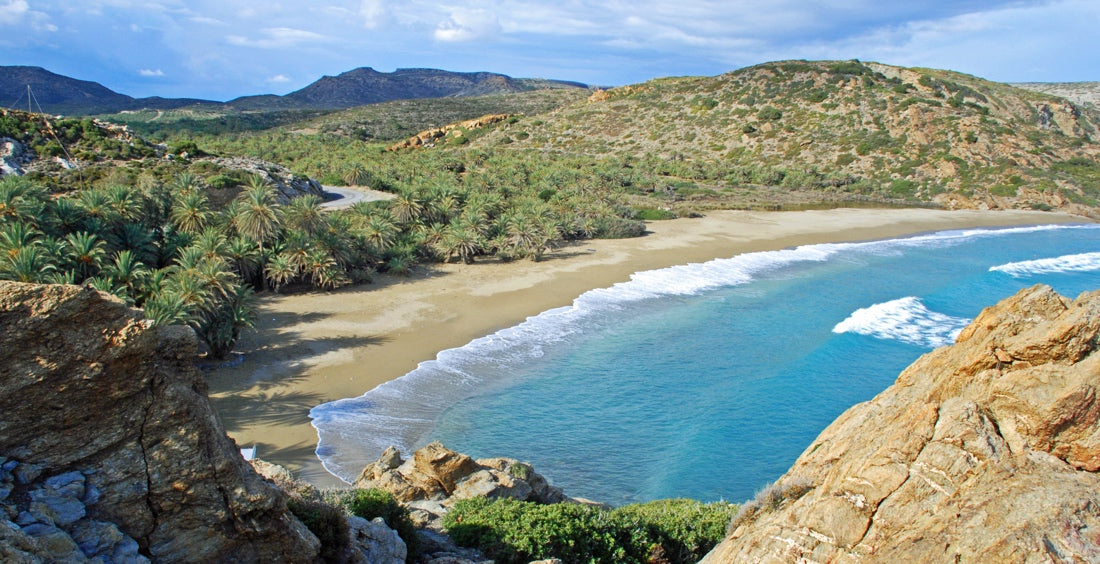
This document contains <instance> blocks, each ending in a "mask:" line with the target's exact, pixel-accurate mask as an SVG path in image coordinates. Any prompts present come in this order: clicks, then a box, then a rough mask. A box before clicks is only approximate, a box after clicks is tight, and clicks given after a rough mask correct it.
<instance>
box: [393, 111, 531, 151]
mask: <svg viewBox="0 0 1100 564" xmlns="http://www.w3.org/2000/svg"><path fill="white" fill-rule="evenodd" d="M510 117H512V114H486V115H483V116H481V117H479V118H474V119H469V120H466V121H462V122H458V123H452V124H449V125H444V126H443V127H435V128H432V129H426V130H424V131H421V132H420V133H417V134H416V135H413V136H412V137H409V138H408V139H406V140H404V141H399V142H397V143H394V144H393V145H390V146H389V147H387V148H386V150H387V151H399V150H401V149H414V148H417V147H424V146H428V145H431V144H432V143H434V142H435V141H436V140H438V139H442V138H444V137H446V136H447V135H448V134H451V135H452V136H462V131H463V130H470V129H477V128H481V127H486V126H489V125H493V124H494V123H500V122H502V121H504V120H506V119H508V118H510Z"/></svg>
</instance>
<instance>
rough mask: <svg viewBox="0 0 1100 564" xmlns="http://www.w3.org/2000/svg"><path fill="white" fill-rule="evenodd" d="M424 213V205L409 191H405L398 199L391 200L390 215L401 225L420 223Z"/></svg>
mask: <svg viewBox="0 0 1100 564" xmlns="http://www.w3.org/2000/svg"><path fill="white" fill-rule="evenodd" d="M423 213H424V205H423V204H421V203H420V201H419V200H417V199H416V197H415V196H414V195H413V193H412V192H411V191H409V190H403V191H402V192H401V193H400V194H398V195H397V197H396V198H394V199H393V200H390V214H391V215H392V216H393V219H394V221H396V222H397V223H399V224H401V225H408V224H410V223H414V222H416V221H418V220H419V219H420V216H421V214H423Z"/></svg>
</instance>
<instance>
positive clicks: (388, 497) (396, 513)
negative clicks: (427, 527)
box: [339, 488, 419, 562]
mask: <svg viewBox="0 0 1100 564" xmlns="http://www.w3.org/2000/svg"><path fill="white" fill-rule="evenodd" d="M339 501H340V503H341V504H342V505H343V506H344V507H345V508H346V509H347V510H348V511H349V512H350V513H351V514H352V515H356V516H359V517H362V518H364V519H366V520H368V521H370V520H372V519H375V518H376V517H381V518H382V519H383V520H385V521H386V524H387V525H389V527H390V528H391V529H393V530H395V531H397V534H398V535H399V536H400V537H401V540H403V541H405V546H406V547H407V548H408V560H409V561H410V562H412V561H414V560H415V557H416V555H417V553H418V551H417V548H418V545H419V542H418V537H417V535H416V527H415V526H414V525H413V523H412V521H411V520H410V519H409V512H408V510H406V509H405V508H404V507H402V506H401V504H400V503H398V502H397V499H395V498H394V497H393V494H391V493H390V492H387V491H385V490H379V489H373V488H372V489H354V490H349V491H347V492H344V493H342V494H341V495H340V497H339Z"/></svg>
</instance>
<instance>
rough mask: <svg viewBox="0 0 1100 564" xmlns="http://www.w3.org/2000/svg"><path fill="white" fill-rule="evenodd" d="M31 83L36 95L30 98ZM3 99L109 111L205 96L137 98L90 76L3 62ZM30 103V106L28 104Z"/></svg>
mask: <svg viewBox="0 0 1100 564" xmlns="http://www.w3.org/2000/svg"><path fill="white" fill-rule="evenodd" d="M27 86H30V88H31V93H32V95H33V99H30V100H28V96H27ZM0 100H3V101H4V102H5V103H7V104H10V105H11V106H18V107H21V108H29V109H33V111H39V108H41V110H42V111H44V112H46V113H50V114H75V115H86V114H105V113H114V112H120V111H123V110H130V109H138V108H152V109H172V108H179V107H183V106H189V105H192V104H198V103H203V102H204V101H203V100H196V99H190V98H179V99H171V98H161V97H151V98H133V97H131V96H127V95H125V94H119V93H118V92H115V91H113V90H111V89H110V88H107V87H106V86H103V85H102V84H99V83H98V82H91V81H88V80H77V79H75V78H69V77H67V76H62V75H60V74H55V73H52V72H50V71H48V70H46V69H43V68H41V67H28V66H0ZM28 103H29V106H28Z"/></svg>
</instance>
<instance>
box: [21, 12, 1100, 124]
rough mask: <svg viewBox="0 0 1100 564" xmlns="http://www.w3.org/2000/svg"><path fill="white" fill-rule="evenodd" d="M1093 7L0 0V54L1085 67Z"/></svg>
mask: <svg viewBox="0 0 1100 564" xmlns="http://www.w3.org/2000/svg"><path fill="white" fill-rule="evenodd" d="M1098 24H1100V1H1098V0H1049V1H1047V0H1042V1H1040V0H1034V1H1033V0H1020V1H1004V0H929V1H920V0H907V1H895V0H826V1H820V2H811V1H808V0H727V1H720V0H664V1H653V0H629V1H627V0H557V1H552V2H547V1H521V0H450V1H442V2H439V1H434V0H432V1H428V0H404V1H388V0H345V1H336V0H317V1H291V0H271V1H268V2H257V1H255V0H247V1H246V0H190V1H184V0H79V1H73V0H0V65H36V66H42V67H45V68H47V69H49V70H51V71H53V72H57V73H60V74H65V75H68V76H72V77H75V78H80V79H84V80H94V81H97V82H100V83H102V84H104V85H106V86H107V87H109V88H111V89H113V90H116V91H118V92H122V93H124V94H129V95H132V96H153V95H159V96H165V97H198V98H208V99H215V100H227V99H230V98H234V97H237V96H243V95H248V94H262V93H275V94H285V93H287V92H290V91H293V90H296V89H298V88H301V87H303V86H305V85H307V84H309V83H311V82H313V81H314V80H317V79H318V78H320V77H321V76H322V75H325V74H330V75H333V74H339V73H341V72H344V71H347V70H351V69H353V68H356V67H361V66H369V67H374V68H375V69H376V70H379V71H392V70H394V69H396V68H410V67H429V68H441V69H446V70H453V71H491V72H499V73H504V74H508V75H511V76H516V77H542V78H558V79H565V80H577V81H581V82H586V83H589V84H597V85H609V86H614V85H622V84H631V83H637V82H643V81H645V80H648V79H651V78H656V77H662V76H679V75H716V74H721V73H723V72H727V71H730V70H734V69H738V68H741V67H745V66H749V65H753V64H756V63H761V62H766V61H773V60H779V59H852V58H858V59H861V60H866V61H879V62H884V63H891V64H898V65H904V66H924V67H936V68H947V69H951V70H957V71H961V72H965V73H969V74H974V75H977V76H981V77H983V78H988V79H991V80H997V81H1003V82H1023V81H1084V80H1090V81H1093V80H1100V56H1098V54H1100V33H1098V30H1097V25H1098ZM0 103H3V102H2V101H0Z"/></svg>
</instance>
